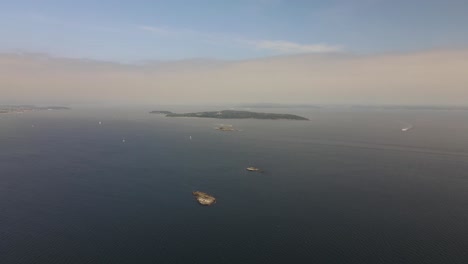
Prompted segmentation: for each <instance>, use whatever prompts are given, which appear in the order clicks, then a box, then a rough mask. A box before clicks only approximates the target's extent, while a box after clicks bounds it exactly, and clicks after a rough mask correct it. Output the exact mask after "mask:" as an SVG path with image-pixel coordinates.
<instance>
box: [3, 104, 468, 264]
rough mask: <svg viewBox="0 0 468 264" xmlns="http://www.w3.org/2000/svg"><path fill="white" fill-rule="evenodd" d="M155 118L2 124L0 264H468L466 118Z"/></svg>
mask: <svg viewBox="0 0 468 264" xmlns="http://www.w3.org/2000/svg"><path fill="white" fill-rule="evenodd" d="M149 110H175V111H189V110H193V109H177V108H171V109H157V108H154V109H150V108H148V109H123V108H122V109H111V108H107V109H79V108H77V109H73V110H68V111H39V112H30V113H24V114H1V115H0V263H5V264H9V263H12V264H20V263H28V264H29V263H47V264H53V263H60V264H62V263H63V264H65V263H77V264H86V263H204V264H208V263H235V264H240V263H319V264H320V263H324V264H325V263H326V264H330V263H355V264H363V263H371V264H376V263H399V264H402V263H411V264H417V263H468V112H466V111H422V110H408V111H400V110H352V109H256V110H254V111H265V112H276V113H284V112H288V113H294V114H299V115H303V116H306V117H308V118H310V121H292V120H282V121H280V120H276V121H273V120H215V119H194V118H166V117H163V116H160V115H155V114H149V113H148V111H149ZM200 110H210V109H206V108H205V109H200ZM99 122H101V124H99ZM220 123H223V124H232V125H233V126H234V127H235V128H237V129H239V130H241V131H236V132H221V131H217V130H215V129H214V127H215V126H217V125H219V124H220ZM409 126H410V127H411V129H409V130H408V131H406V132H404V131H402V130H401V129H402V128H405V127H409ZM190 137H191V139H190ZM248 166H256V167H259V168H261V169H263V170H265V172H264V173H249V172H247V171H246V170H245V168H246V167H248ZM195 190H199V191H203V192H207V193H209V194H212V195H214V196H215V197H216V198H217V203H216V204H215V205H213V206H211V207H203V206H200V205H198V204H197V203H196V201H195V199H194V198H193V197H192V191H195Z"/></svg>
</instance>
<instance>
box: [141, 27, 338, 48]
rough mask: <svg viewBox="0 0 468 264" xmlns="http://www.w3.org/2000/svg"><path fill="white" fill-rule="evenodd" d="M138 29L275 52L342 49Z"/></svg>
mask: <svg viewBox="0 0 468 264" xmlns="http://www.w3.org/2000/svg"><path fill="white" fill-rule="evenodd" d="M138 28H139V29H140V30H143V31H147V32H150V33H153V34H157V35H159V36H166V37H188V38H193V39H198V40H204V41H206V40H208V41H210V42H211V43H219V44H221V45H222V44H226V43H239V44H241V45H245V46H247V47H250V48H255V49H261V50H267V51H273V52H275V53H282V54H292V53H331V52H339V51H343V48H342V47H341V46H336V45H327V44H300V43H295V42H291V41H285V40H252V39H247V38H242V37H238V36H233V35H226V34H218V33H207V32H200V31H195V30H190V29H177V28H169V27H160V26H139V27H138Z"/></svg>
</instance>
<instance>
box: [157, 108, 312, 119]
mask: <svg viewBox="0 0 468 264" xmlns="http://www.w3.org/2000/svg"><path fill="white" fill-rule="evenodd" d="M150 113H156V114H165V115H166V116H167V117H200V118H219V119H248V118H250V119H271V120H278V119H288V120H309V119H307V118H305V117H302V116H298V115H292V114H273V113H257V112H250V111H237V110H222V111H211V112H195V113H183V114H177V113H172V112H169V111H152V112H150Z"/></svg>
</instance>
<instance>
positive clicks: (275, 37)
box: [0, 0, 468, 105]
mask: <svg viewBox="0 0 468 264" xmlns="http://www.w3.org/2000/svg"><path fill="white" fill-rule="evenodd" d="M466 14H468V3H467V2H466V0H464V1H459V0H449V1H435V0H424V1H417V0H415V1H402V0H393V1H384V0H355V1H351V0H346V1H345V0H332V1H324V0H321V1H312V0H311V1H301V0H289V1H285V0H238V1H219V0H217V1H215V0H212V1H208V0H199V1H181V0H172V1H157V0H152V1H150V0H140V1H138V0H137V1H108V0H100V1H95V0H94V1H91V0H82V1H70V0H61V1H58V0H55V1H54V0H42V1H36V0H29V1H27V0H15V1H2V0H0V93H1V94H2V97H1V98H0V103H31V104H35V103H54V104H63V103H74V104H79V103H97V104H99V103H102V102H105V103H114V104H119V103H120V104H123V103H125V104H129V103H130V104H131V103H135V104H141V103H144V104H156V103H157V104H209V103H217V104H219V103H229V104H233V103H265V102H268V103H301V104H304V103H310V104H449V105H467V103H466V102H468V72H467V69H468V27H467V26H466V25H468V16H467V15H466Z"/></svg>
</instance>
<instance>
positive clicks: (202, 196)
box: [192, 191, 216, 206]
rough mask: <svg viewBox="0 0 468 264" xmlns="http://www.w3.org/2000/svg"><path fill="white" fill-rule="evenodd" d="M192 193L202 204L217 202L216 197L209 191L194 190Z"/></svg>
mask: <svg viewBox="0 0 468 264" xmlns="http://www.w3.org/2000/svg"><path fill="white" fill-rule="evenodd" d="M192 194H193V196H195V199H197V201H198V203H199V204H201V205H204V206H209V205H212V204H214V203H216V198H214V197H213V196H211V195H209V194H207V193H204V192H199V191H195V192H192Z"/></svg>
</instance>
